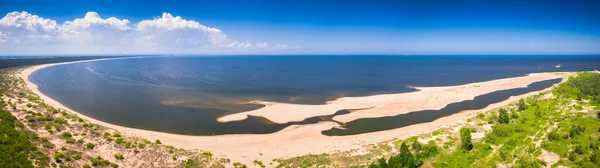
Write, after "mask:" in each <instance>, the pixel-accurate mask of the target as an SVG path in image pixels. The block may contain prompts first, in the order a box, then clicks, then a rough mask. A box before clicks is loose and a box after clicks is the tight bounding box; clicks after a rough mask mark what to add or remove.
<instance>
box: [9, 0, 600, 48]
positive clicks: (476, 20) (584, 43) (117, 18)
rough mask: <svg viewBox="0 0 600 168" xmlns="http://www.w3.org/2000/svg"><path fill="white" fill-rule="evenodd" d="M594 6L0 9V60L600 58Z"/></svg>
mask: <svg viewBox="0 0 600 168" xmlns="http://www.w3.org/2000/svg"><path fill="white" fill-rule="evenodd" d="M598 8H600V1H597V0H543V1H542V0H503V1H492V0H461V1H447V0H418V1H417V0H414V1H406V0H379V1H378V0H370V1H367V0H365V1H359V0H344V1H342V0H340V1H333V0H289V1H281V0H220V1H214V0H212V1H203V0H197V1H180V0H171V1H159V0H148V1H133V0H119V1H113V0H86V1H84V0H74V1H66V0H52V1H47V0H14V1H12V0H0V17H1V19H0V55H61V54H64V55H71V54H75V55H77V54H82V55H103V54H600V10H597V9H598Z"/></svg>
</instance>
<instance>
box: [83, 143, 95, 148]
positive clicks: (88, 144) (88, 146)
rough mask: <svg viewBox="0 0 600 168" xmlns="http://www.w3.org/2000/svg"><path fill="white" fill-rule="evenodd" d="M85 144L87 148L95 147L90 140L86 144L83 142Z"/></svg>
mask: <svg viewBox="0 0 600 168" xmlns="http://www.w3.org/2000/svg"><path fill="white" fill-rule="evenodd" d="M85 146H86V147H87V148H88V149H94V147H96V145H94V144H93V143H90V142H88V143H87V144H85Z"/></svg>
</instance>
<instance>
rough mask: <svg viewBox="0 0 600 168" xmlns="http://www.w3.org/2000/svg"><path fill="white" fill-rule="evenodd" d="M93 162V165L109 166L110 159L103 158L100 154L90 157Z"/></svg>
mask: <svg viewBox="0 0 600 168" xmlns="http://www.w3.org/2000/svg"><path fill="white" fill-rule="evenodd" d="M90 161H91V162H92V166H108V165H110V162H109V161H108V160H104V159H102V157H100V156H98V157H96V158H92V159H90Z"/></svg>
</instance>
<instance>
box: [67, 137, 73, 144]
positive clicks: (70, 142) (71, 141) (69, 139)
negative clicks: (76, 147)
mask: <svg viewBox="0 0 600 168" xmlns="http://www.w3.org/2000/svg"><path fill="white" fill-rule="evenodd" d="M65 141H66V142H67V143H68V144H72V143H75V139H73V138H67V139H65Z"/></svg>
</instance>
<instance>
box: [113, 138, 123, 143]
mask: <svg viewBox="0 0 600 168" xmlns="http://www.w3.org/2000/svg"><path fill="white" fill-rule="evenodd" d="M115 142H116V143H117V144H122V143H123V142H125V139H123V138H120V137H119V138H117V139H115Z"/></svg>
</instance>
